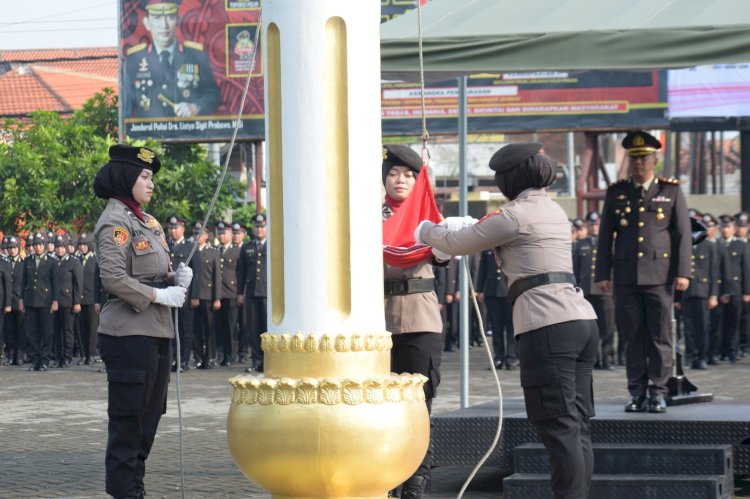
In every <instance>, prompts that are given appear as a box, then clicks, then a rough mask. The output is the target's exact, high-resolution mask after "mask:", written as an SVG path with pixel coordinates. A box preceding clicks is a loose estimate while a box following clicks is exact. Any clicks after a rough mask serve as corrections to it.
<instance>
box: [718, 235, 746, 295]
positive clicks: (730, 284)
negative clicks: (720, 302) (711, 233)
mask: <svg viewBox="0 0 750 499" xmlns="http://www.w3.org/2000/svg"><path fill="white" fill-rule="evenodd" d="M717 244H720V245H724V246H723V257H724V258H723V265H724V276H722V283H721V291H720V292H721V295H728V296H740V295H747V294H750V247H749V246H748V244H747V243H745V242H743V241H742V240H741V239H740V238H738V237H733V238H732V239H729V240H726V239H721V240H720V242H719V243H717Z"/></svg>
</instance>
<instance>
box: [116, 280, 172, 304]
mask: <svg viewBox="0 0 750 499" xmlns="http://www.w3.org/2000/svg"><path fill="white" fill-rule="evenodd" d="M141 284H145V285H146V286H151V287H152V288H158V289H164V288H168V287H169V286H171V284H169V283H168V282H167V281H153V282H142V283H141ZM118 298H119V296H117V295H113V294H112V293H107V300H116V299H118Z"/></svg>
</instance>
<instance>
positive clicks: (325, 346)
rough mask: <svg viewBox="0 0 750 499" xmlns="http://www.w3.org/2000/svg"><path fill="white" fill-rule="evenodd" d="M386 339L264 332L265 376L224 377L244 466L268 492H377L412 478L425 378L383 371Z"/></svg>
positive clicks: (233, 446)
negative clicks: (229, 394)
mask: <svg viewBox="0 0 750 499" xmlns="http://www.w3.org/2000/svg"><path fill="white" fill-rule="evenodd" d="M391 346H392V342H391V338H390V333H379V334H368V335H363V336H361V337H360V336H358V335H352V336H351V337H347V336H345V335H340V336H338V337H336V338H334V337H331V336H329V335H323V336H322V337H321V338H318V337H317V336H316V335H309V336H308V337H306V338H305V337H303V336H302V335H301V334H298V335H295V336H293V337H290V336H289V335H286V334H284V335H274V334H269V333H266V334H264V335H263V350H264V352H265V371H266V375H267V377H265V378H262V377H253V376H237V377H234V378H232V379H231V380H230V383H231V384H232V386H233V387H234V390H233V394H232V405H231V407H230V410H229V418H228V423H227V439H228V442H229V450H230V452H231V454H232V457H233V458H234V460H235V462H236V463H237V466H238V467H239V468H240V469H241V470H242V472H243V473H244V474H245V476H247V477H248V478H249V479H250V480H252V481H253V482H255V483H257V484H258V485H260V486H261V487H263V488H264V489H266V490H269V491H271V493H272V495H273V497H274V499H281V498H287V497H290V498H291V497H295V498H303V497H304V498H313V497H315V498H334V497H337V498H355V497H357V498H376V497H377V498H383V497H386V495H387V492H388V490H390V489H392V488H394V487H396V486H398V485H399V484H400V483H402V482H403V481H405V480H406V479H407V478H409V477H410V476H411V475H412V473H413V472H414V471H415V470H416V468H417V467H418V466H419V464H420V463H421V461H422V458H423V457H424V455H425V452H426V451H427V446H428V444H429V417H428V414H427V408H426V406H425V402H424V400H425V398H424V388H423V385H424V383H425V381H427V379H426V378H425V377H424V376H422V375H419V374H417V375H413V374H401V375H397V374H390V373H389V372H388V367H389V364H390V349H391ZM312 371H317V374H313V372H312Z"/></svg>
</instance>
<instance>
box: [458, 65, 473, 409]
mask: <svg viewBox="0 0 750 499" xmlns="http://www.w3.org/2000/svg"><path fill="white" fill-rule="evenodd" d="M467 128H468V120H467V117H466V76H461V77H460V78H459V79H458V189H459V191H458V192H459V194H458V196H459V197H458V215H459V216H461V217H465V216H466V215H468V214H469V201H468V190H467V185H468V175H467V173H466V147H467V135H468V133H467ZM464 258H469V255H464ZM458 268H459V269H461V270H460V272H459V275H460V276H461V277H460V282H459V290H460V293H461V300H459V311H460V332H459V335H460V342H461V348H460V352H461V399H460V400H461V408H462V409H465V408H467V407H469V299H470V297H469V286H468V284H469V279H470V278H471V276H469V275H468V274H467V272H466V268H467V266H466V265H459V266H458Z"/></svg>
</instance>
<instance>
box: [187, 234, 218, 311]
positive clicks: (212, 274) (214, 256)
mask: <svg viewBox="0 0 750 499" xmlns="http://www.w3.org/2000/svg"><path fill="white" fill-rule="evenodd" d="M193 259H194V260H197V262H196V267H195V270H196V271H197V272H195V275H194V277H193V282H192V284H191V287H192V291H191V295H190V296H191V298H192V299H198V300H204V301H216V300H219V299H221V261H220V260H219V252H218V251H216V250H215V249H214V248H212V247H211V246H210V245H209V244H206V245H205V246H204V247H203V249H199V250H198V251H197V252H196V254H195V257H193Z"/></svg>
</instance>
